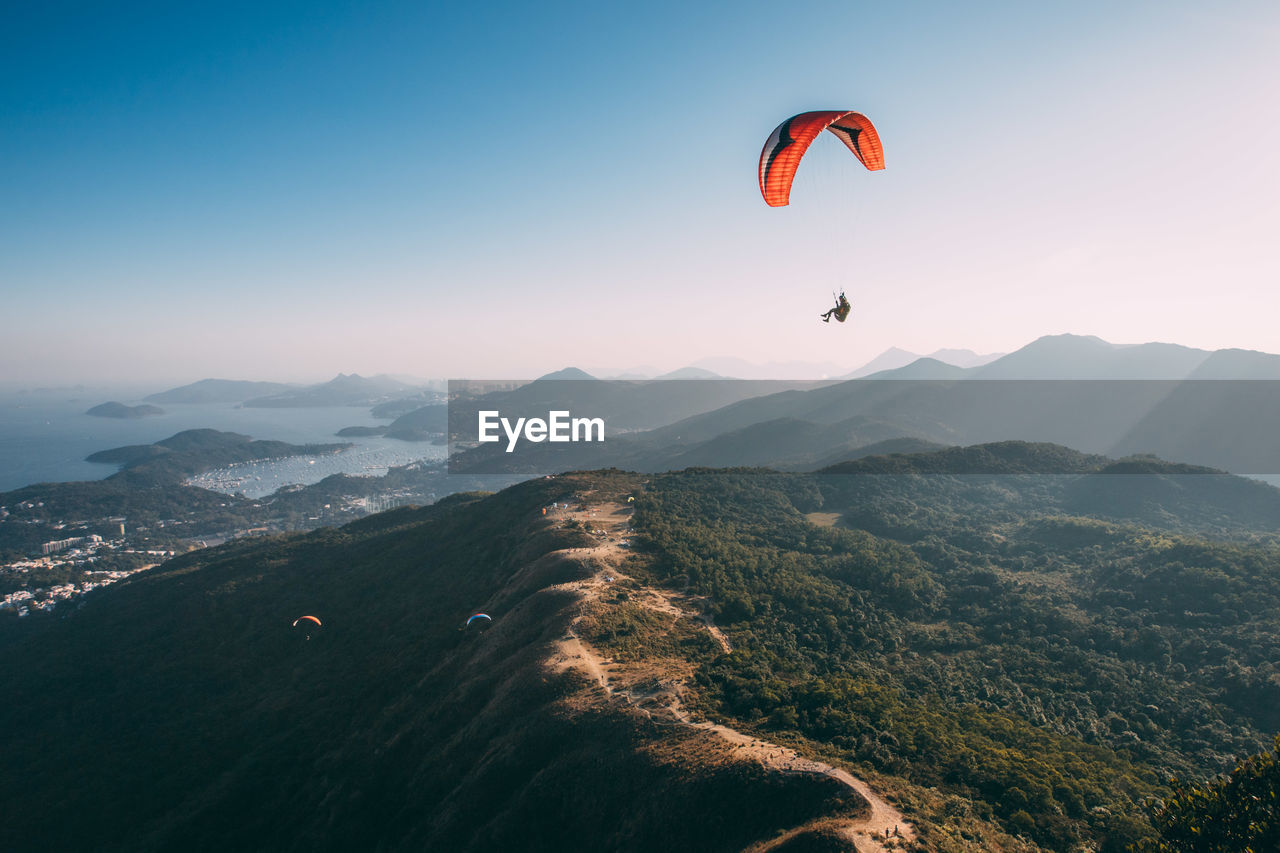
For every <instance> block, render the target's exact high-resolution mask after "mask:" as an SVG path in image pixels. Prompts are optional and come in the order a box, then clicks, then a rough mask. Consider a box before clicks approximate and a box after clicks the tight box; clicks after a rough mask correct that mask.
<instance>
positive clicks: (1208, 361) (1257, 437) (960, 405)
mask: <svg viewBox="0 0 1280 853" xmlns="http://www.w3.org/2000/svg"><path fill="white" fill-rule="evenodd" d="M1208 378H1213V379H1215V380H1218V381H1213V382H1207V381H1198V380H1202V379H1208ZM1230 378H1241V379H1243V380H1248V381H1235V382H1232V381H1223V380H1227V379H1230ZM1270 378H1280V356H1276V355H1271V354H1268V353H1260V352H1249V351H1244V350H1222V351H1218V352H1209V351H1206V350H1198V349H1194V348H1191V347H1183V346H1178V345H1175V344H1160V343H1152V344H1141V345H1136V346H1121V345H1116V344H1111V343H1108V342H1106V341H1103V340H1101V339H1099V338H1096V337H1083V336H1076V335H1059V336H1052V337H1046V338H1041V339H1039V340H1037V341H1034V342H1033V343H1031V344H1029V345H1027V346H1026V347H1023V348H1022V349H1020V350H1018V351H1017V352H1014V353H1010V354H1008V355H1005V356H1002V357H1000V358H998V359H996V360H995V361H992V362H989V363H986V364H980V365H977V366H974V367H968V368H963V367H958V366H956V365H951V364H947V363H945V362H942V361H940V360H938V359H934V358H928V357H925V358H919V359H916V360H914V361H912V362H910V363H908V364H905V365H903V366H901V367H898V368H894V369H886V370H880V371H877V372H874V373H872V374H870V375H869V376H868V377H867V378H865V379H858V380H851V381H846V382H838V383H833V382H828V383H809V384H808V385H804V384H796V385H794V386H791V387H788V388H785V389H784V388H783V387H781V386H776V385H775V386H774V387H772V388H770V387H769V383H760V384H759V385H758V387H755V386H752V387H749V388H748V387H747V386H750V385H751V384H750V383H732V382H727V383H705V384H706V387H707V388H711V387H718V386H719V385H721V384H723V385H725V386H727V387H729V388H732V387H733V386H738V385H741V386H743V390H744V391H746V390H750V391H751V392H752V393H750V394H747V393H744V394H741V395H740V396H739V398H738V399H737V400H733V401H726V402H725V403H724V404H722V405H721V406H720V407H718V408H711V407H706V408H704V409H703V411H702V412H701V413H695V414H691V415H690V416H688V417H684V418H681V419H677V420H665V422H664V417H663V416H666V417H670V416H672V415H674V414H676V413H677V412H678V409H679V407H678V406H673V405H671V404H670V403H671V401H672V399H673V398H672V395H673V394H676V393H677V392H684V391H685V389H684V387H683V384H679V385H678V386H676V387H673V386H672V385H671V384H669V383H653V384H652V386H651V387H645V390H644V392H643V394H644V395H645V397H644V404H643V405H642V406H641V405H639V403H638V401H639V399H640V396H639V395H640V394H641V392H640V390H639V388H638V387H636V386H628V384H627V383H585V387H584V388H583V389H581V390H577V391H575V394H574V398H573V399H572V400H567V399H564V398H563V397H561V398H557V397H556V396H554V395H555V391H556V388H555V387H554V386H553V385H548V386H546V389H545V390H546V391H547V392H548V393H549V394H551V395H553V396H551V397H548V398H546V399H543V400H541V403H542V405H543V412H546V411H548V410H550V409H555V408H567V409H570V410H571V411H573V412H574V413H575V415H577V414H579V413H580V412H581V413H583V414H585V413H587V412H588V411H590V412H591V414H592V415H593V416H598V417H605V418H606V421H607V422H609V423H610V424H611V425H612V426H614V427H615V428H624V429H632V430H634V429H641V430H645V432H643V433H640V434H637V435H628V436H617V437H616V438H615V440H613V441H612V442H610V443H607V445H595V446H587V445H574V446H572V447H570V446H569V445H566V444H561V445H556V446H554V447H553V446H551V445H540V446H528V447H525V448H523V449H522V450H521V451H520V452H517V453H514V454H505V448H504V449H503V450H500V451H498V452H500V453H503V454H504V455H505V459H503V461H500V462H499V461H496V460H498V459H502V457H488V461H486V462H483V463H482V462H481V461H480V460H481V459H483V458H486V454H487V453H488V452H490V451H493V450H494V447H495V446H493V445H490V446H488V447H484V448H477V450H476V451H475V452H474V454H473V457H472V458H473V459H474V460H475V464H480V465H482V466H487V465H490V464H496V465H498V468H497V469H496V470H500V471H513V470H516V468H515V467H513V466H525V467H523V468H520V470H524V471H526V472H532V471H552V470H565V469H574V468H589V467H603V466H618V467H623V468H630V469H632V470H647V471H656V470H671V469H677V468H681V467H688V466H699V465H705V466H716V467H727V466H740V465H752V466H754V465H760V466H770V467H777V468H782V469H791V470H803V469H807V468H808V469H811V468H812V467H813V466H817V465H820V464H821V463H822V462H823V460H833V459H840V458H849V457H850V456H851V455H858V454H860V453H861V452H862V449H863V448H865V447H868V446H871V445H875V444H877V443H879V442H884V441H889V440H893V439H912V440H915V441H917V442H924V443H926V444H932V445H941V446H957V445H958V446H963V445H974V444H981V443H987V442H995V441H1007V440H1022V441H1034V442H1052V443H1055V444H1060V445H1064V446H1067V447H1071V448H1074V449H1076V450H1080V451H1084V452H1087V453H1095V454H1106V455H1108V456H1114V457H1124V456H1128V455H1132V454H1154V455H1156V456H1159V457H1161V458H1164V459H1171V460H1177V461H1180V462H1187V463H1193V464H1197V465H1205V466H1211V467H1214V468H1218V469H1222V470H1227V471H1234V472H1237V473H1248V474H1262V473H1277V472H1280V445H1278V444H1277V443H1276V442H1275V439H1274V436H1275V435H1276V433H1277V428H1280V383H1270V382H1265V383H1258V382H1256V381H1252V380H1258V379H1270ZM997 380H998V381H997ZM1017 380H1021V381H1017ZM1066 380H1071V381H1066ZM1100 380H1126V381H1100ZM691 384H693V385H695V386H702V385H703V384H704V383H691ZM593 385H595V386H596V388H594V389H593V388H592V387H591V386H593ZM604 386H610V387H612V388H613V391H612V394H613V396H612V397H611V398H610V400H609V404H608V406H602V405H599V404H600V403H601V397H600V396H599V395H600V393H601V389H602V388H603V387H604ZM522 390H523V389H522ZM770 392H773V393H770ZM664 394H665V397H664ZM556 399H560V400H561V402H562V403H563V405H558V404H556V403H555V402H554V401H555V400H556ZM495 402H496V398H495ZM697 402H699V403H702V404H704V405H705V404H707V403H709V402H710V398H709V396H708V395H706V394H699V395H698V400H697ZM570 403H572V404H573V405H570ZM593 406H595V407H597V408H595V409H593V408H592V407H593ZM628 409H635V410H637V411H642V412H643V413H644V414H645V415H646V416H647V417H648V418H649V421H648V422H647V423H645V422H642V421H641V420H639V419H637V418H632V419H631V420H629V421H627V422H626V424H625V425H624V424H622V423H617V424H614V422H613V421H609V416H610V415H613V414H615V413H618V412H622V411H626V410H628ZM522 413H523V412H522ZM461 426H462V427H463V428H464V429H465V427H466V424H465V423H461ZM454 432H459V430H454ZM563 454H567V456H564V455H563ZM558 458H559V460H560V461H556V460H557V459H558ZM461 462H462V460H460V459H457V458H455V463H461ZM468 464H470V463H468ZM455 470H471V471H473V472H474V471H478V470H480V469H479V468H470V467H464V468H455Z"/></svg>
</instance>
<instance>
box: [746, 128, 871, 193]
mask: <svg viewBox="0 0 1280 853" xmlns="http://www.w3.org/2000/svg"><path fill="white" fill-rule="evenodd" d="M824 130H829V131H831V133H833V134H835V135H836V136H837V137H838V138H839V139H840V141H841V142H843V143H844V144H845V146H846V147H848V149H849V150H850V151H852V152H853V153H854V156H856V157H857V158H858V159H859V160H860V161H861V162H862V165H864V166H866V167H867V168H868V169H869V170H871V171H873V172H876V171H879V170H881V169H883V168H884V148H883V147H881V145H880V135H879V134H878V133H876V129H875V127H874V126H873V125H872V124H871V120H870V119H868V118H867V117H866V116H864V115H863V114H862V113H855V112H853V111H851V110H817V111H815V112H807V113H800V114H799V115H795V116H792V117H791V118H789V119H787V120H786V121H784V122H783V123H782V124H780V125H778V126H777V127H776V128H774V131H773V133H772V134H770V135H769V139H768V141H766V142H765V144H764V150H762V151H761V152H760V194H761V195H762V196H764V201H765V204H767V205H769V206H770V207H785V206H786V205H787V204H789V203H790V201H791V183H792V181H794V180H795V176H796V169H798V168H799V167H800V159H801V158H802V157H804V153H805V152H806V151H808V150H809V145H810V144H812V142H813V140H815V139H817V138H818V134H820V133H822V132H823V131H824Z"/></svg>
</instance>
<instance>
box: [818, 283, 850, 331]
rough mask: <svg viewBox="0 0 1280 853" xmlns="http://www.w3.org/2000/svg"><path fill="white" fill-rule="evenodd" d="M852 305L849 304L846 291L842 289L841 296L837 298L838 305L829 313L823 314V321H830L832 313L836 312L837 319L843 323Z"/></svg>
mask: <svg viewBox="0 0 1280 853" xmlns="http://www.w3.org/2000/svg"><path fill="white" fill-rule="evenodd" d="M852 307H853V306H851V305H850V304H849V300H848V299H846V298H845V295H844V291H843V290H842V291H840V298H839V299H837V300H836V307H834V308H832V309H831V310H830V311H828V312H827V313H825V314H823V315H821V316H822V322H824V323H830V322H831V315H832V314H834V315H835V316H836V319H837V320H839V321H840V322H841V323H843V322H844V321H845V318H846V317H848V316H849V309H850V308H852Z"/></svg>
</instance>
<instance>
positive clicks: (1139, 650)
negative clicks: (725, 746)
mask: <svg viewBox="0 0 1280 853" xmlns="http://www.w3.org/2000/svg"><path fill="white" fill-rule="evenodd" d="M1019 452H1022V451H1021V449H1019ZM1192 479H1193V480H1195V481H1196V482H1201V480H1200V478H1199V477H1195V478H1192ZM1233 479H1234V478H1233ZM1110 480H1111V482H1110V488H1112V489H1113V490H1115V491H1123V490H1125V489H1129V488H1133V489H1138V490H1141V489H1145V488H1147V487H1148V486H1149V483H1148V482H1146V481H1144V479H1143V477H1141V476H1137V475H1134V476H1116V477H1111V478H1110ZM1072 481H1075V482H1078V480H1076V479H1075V478H1064V477H1048V476H1041V477H1033V476H1022V477H995V476H983V477H977V476H964V477H961V476H949V475H940V474H939V475H933V476H897V477H883V476H874V475H872V476H867V475H863V476H814V475H785V474H777V473H772V472H762V471H755V472H749V471H737V472H725V471H709V470H704V471H697V472H685V473H681V474H671V475H665V476H659V477H655V478H654V479H653V481H652V485H651V486H650V488H649V489H648V490H647V491H646V492H645V493H644V494H643V495H642V496H641V497H640V498H638V500H637V507H638V510H637V513H636V519H635V525H636V527H637V528H638V529H639V530H640V531H641V532H642V534H643V539H642V541H643V542H644V543H645V545H646V546H647V548H648V550H649V551H650V553H651V554H652V555H653V557H654V562H653V567H652V571H653V573H654V578H655V580H657V581H659V582H661V583H666V584H668V585H671V586H673V587H676V588H684V587H685V586H687V587H688V589H689V591H690V592H692V593H695V594H699V595H704V596H707V598H708V600H709V602H710V605H709V606H710V609H711V612H712V613H713V615H714V616H715V618H716V620H717V622H719V623H720V624H721V626H722V627H723V628H724V629H725V630H726V631H727V632H728V634H729V636H730V638H731V639H732V641H733V644H734V647H735V651H734V653H733V654H732V655H727V656H721V657H719V658H717V659H715V660H714V661H713V662H709V663H704V664H703V665H702V666H701V668H700V670H699V673H698V676H697V678H698V683H699V684H700V685H701V686H702V687H703V689H704V695H703V701H704V702H705V703H706V704H707V707H708V709H710V710H713V711H715V712H716V713H718V714H722V715H729V716H731V717H734V718H736V719H738V720H740V721H743V722H744V723H746V724H749V725H755V726H758V727H761V728H763V729H766V730H771V731H772V732H774V733H775V734H774V735H773V736H778V735H784V734H787V733H789V734H790V735H792V736H801V737H804V738H806V739H808V740H809V741H812V742H816V743H819V744H825V745H826V746H827V747H828V748H829V749H830V750H832V754H833V755H836V756H838V757H841V758H843V759H844V760H847V761H854V762H861V763H863V764H865V765H869V766H871V767H874V768H876V769H877V770H879V771H882V772H885V773H891V774H895V775H902V776H904V777H906V778H907V779H909V780H911V781H912V782H914V783H917V784H920V785H927V786H939V787H941V788H943V789H945V790H949V791H953V792H957V793H960V794H962V795H964V796H966V797H969V798H972V799H974V800H975V801H977V802H979V803H985V804H986V806H985V808H987V809H988V810H989V812H990V813H991V814H993V815H994V816H995V817H997V818H998V819H999V820H1000V821H1001V822H1002V823H1003V824H1004V826H1005V828H1006V829H1007V830H1008V831H1010V832H1014V833H1017V834H1022V835H1025V836H1029V837H1031V838H1034V839H1035V840H1036V842H1037V843H1039V844H1041V845H1043V846H1045V847H1047V848H1049V849H1055V850H1068V849H1071V847H1072V846H1073V845H1075V844H1078V843H1080V842H1091V843H1095V844H1100V845H1101V846H1102V847H1103V849H1111V850H1119V849H1123V848H1124V846H1125V845H1126V844H1128V843H1130V842H1132V841H1135V840H1136V839H1137V838H1138V837H1140V836H1141V835H1143V834H1146V833H1149V832H1150V829H1149V828H1147V829H1145V830H1144V829H1143V826H1144V823H1143V821H1142V820H1141V818H1142V808H1141V803H1142V802H1143V801H1144V800H1145V799H1146V798H1148V797H1152V796H1157V795H1159V794H1161V793H1162V792H1163V791H1164V788H1163V785H1162V783H1163V781H1164V780H1167V779H1168V778H1169V777H1171V776H1173V775H1180V776H1184V777H1191V778H1201V779H1203V778H1206V777H1208V776H1211V775H1212V774H1213V773H1215V772H1217V771H1219V770H1220V769H1223V768H1225V767H1228V766H1230V764H1231V762H1232V761H1233V760H1234V759H1233V756H1235V755H1238V754H1242V753H1245V752H1250V751H1256V750H1257V749H1258V747H1259V746H1260V745H1262V744H1265V743H1266V742H1267V739H1268V737H1269V734H1270V733H1271V732H1273V731H1275V730H1276V729H1278V728H1280V676H1278V675H1277V671H1276V669H1275V666H1274V664H1273V662H1272V660H1271V655H1270V650H1271V649H1274V648H1275V646H1276V643H1277V640H1280V636H1277V635H1278V633H1280V627H1277V626H1280V549H1277V547H1276V546H1275V545H1274V544H1270V539H1269V537H1267V536H1264V535H1260V534H1248V533H1245V532H1242V531H1239V530H1237V533H1239V539H1240V541H1222V540H1221V538H1218V539H1207V538H1198V537H1195V536H1188V535H1178V534H1173V533H1169V532H1167V531H1158V530H1152V529H1149V528H1144V527H1138V526H1135V525H1132V524H1125V523H1117V522H1114V521H1108V520H1103V519H1098V518H1090V517H1087V516H1084V515H1066V514H1064V513H1063V512H1062V509H1061V503H1060V499H1059V496H1060V494H1061V490H1062V488H1063V485H1064V482H1068V483H1069V482H1072ZM1183 488H1184V490H1185V491H1187V492H1188V497H1187V501H1186V506H1187V507H1188V508H1189V511H1190V512H1191V514H1192V515H1193V516H1194V517H1195V518H1199V517H1200V514H1199V509H1200V507H1201V505H1202V502H1201V497H1202V496H1197V495H1195V494H1194V492H1195V489H1194V488H1193V484H1183ZM819 509H821V510H822V511H823V512H826V513H832V512H840V513H842V517H843V519H844V523H845V524H849V525H855V526H857V527H861V528H863V529H861V530H855V529H842V528H838V527H837V528H833V527H819V526H815V525H812V524H810V523H809V522H808V521H806V519H805V517H804V513H809V512H814V511H817V510H819ZM1179 509H1180V506H1179V505H1178V504H1176V503H1168V504H1166V505H1165V508H1164V510H1163V511H1164V513H1165V518H1164V521H1165V525H1164V526H1165V527H1169V526H1175V525H1177V524H1178V523H1179V519H1178V516H1177V513H1178V511H1179ZM868 531H872V532H868ZM1217 532H1218V534H1219V536H1221V535H1225V534H1223V531H1221V530H1218V531H1217Z"/></svg>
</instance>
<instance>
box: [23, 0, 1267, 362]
mask: <svg viewBox="0 0 1280 853" xmlns="http://www.w3.org/2000/svg"><path fill="white" fill-rule="evenodd" d="M7 15H8V18H7V21H6V27H5V28H4V29H3V30H0V287H2V289H3V292H4V302H5V305H6V310H5V311H4V312H2V313H3V317H0V362H2V363H3V364H4V365H5V374H6V375H5V376H4V377H0V378H3V379H7V380H10V381H19V382H26V381H32V382H36V381H40V382H47V381H85V380H107V379H124V378H129V379H155V380H156V381H170V380H174V381H177V380H183V381H187V380H192V379H197V378H202V377H205V376H225V377H233V378H264V379H322V378H327V377H328V376H331V375H332V374H334V373H336V372H338V371H344V372H352V371H357V372H361V373H376V372H384V371H385V372H396V373H405V374H414V375H420V376H455V377H462V376H500V375H534V374H537V373H541V372H545V371H548V370H552V369H556V368H558V367H563V366H565V365H569V364H575V365H580V366H587V367H597V366H614V367H619V368H624V367H628V366H630V365H639V364H649V365H654V366H657V367H659V368H662V369H672V368H676V367H679V366H682V365H683V364H687V363H691V362H694V361H696V360H698V359H700V358H704V357H709V356H726V355H728V356H737V357H741V358H746V359H748V360H752V361H757V362H764V361H812V362H819V361H823V362H834V363H836V364H841V365H846V366H847V367H849V368H852V367H855V366H857V365H859V364H861V363H863V362H865V361H867V360H868V359H870V358H871V357H872V356H874V355H876V354H877V353H878V352H880V351H882V350H883V349H885V348H887V347H889V346H894V345H896V346H901V347H904V348H907V349H913V350H915V351H921V352H928V351H931V350H933V349H936V348H939V347H968V348H972V349H975V350H978V351H1002V350H1009V349H1012V348H1015V347H1017V346H1020V345H1022V344H1024V343H1026V342H1027V341H1029V340H1031V339H1033V338H1035V337H1038V336H1039V335H1042V334H1053V333H1059V332H1075V333H1079V334H1097V335H1100V336H1102V337H1104V338H1107V339H1108V340H1112V341H1116V342H1120V343H1130V342H1135V343H1136V342H1141V341H1146V340H1169V341H1176V342H1180V343H1186V344H1190V345H1194V346H1202V347H1206V348H1217V347H1225V346H1241V347H1247V348H1254V349H1265V350H1270V351H1277V350H1280V336H1278V335H1277V330H1276V326H1275V320H1274V318H1275V317H1277V316H1280V288H1277V287H1276V285H1277V283H1280V275H1278V273H1280V261H1277V259H1276V252H1275V249H1274V244H1275V242H1276V241H1275V234H1276V233H1277V231H1280V201H1278V200H1280V165H1278V162H1277V161H1278V159H1280V157H1278V155H1277V153H1276V152H1277V151H1280V119H1277V116H1276V111H1275V108H1274V103H1273V102H1274V97H1275V96H1274V93H1275V92H1276V91H1280V63H1277V62H1276V61H1275V58H1274V57H1275V56H1276V55H1277V48H1280V8H1277V7H1275V4H1273V3H1264V2H1241V3H1225V4H1217V5H1215V6H1214V7H1213V8H1212V10H1207V9H1206V8H1205V7H1204V5H1203V4H1192V3H1178V2H1174V3H1168V2H1166V3H1125V4H1113V3H1088V2H1084V3H1079V2H1078V3H1069V4H1068V3H1046V4H1025V3H972V4H954V3H904V4H869V3H848V2H843V3H800V4H794V5H790V6H788V7H786V8H785V9H783V7H781V6H779V5H778V4H776V3H770V4H766V3H735V4H727V3H726V4H687V3H647V4H626V5H623V4H600V3H581V4H557V3H542V4H523V3H522V4H514V3H512V4H480V3H477V4H436V3H383V4H371V3H359V4H357V3H347V4H341V3H321V2H310V3H270V4H268V3H255V4H236V3H219V4H199V3H191V4H158V3H157V4H150V5H149V4H138V3H124V4H117V5H108V4H84V3H74V4H71V3H68V4H56V3H55V4H38V8H37V4H29V8H26V9H19V10H17V11H16V12H9V13H7ZM845 107H847V108H853V109H858V110H859V111H861V112H863V113H865V114H866V115H867V116H869V117H870V118H871V119H872V121H874V122H875V123H876V125H877V127H878V128H879V130H880V135H881V137H882V139H883V141H884V144H885V151H886V161H887V168H886V170H885V171H884V172H880V173H875V174H872V173H868V172H865V171H863V170H861V169H860V167H859V166H858V165H857V163H856V161H854V160H853V159H852V158H851V157H849V155H848V153H847V152H846V151H845V150H844V149H843V148H841V147H840V146H839V144H838V143H837V142H836V141H835V140H834V139H825V140H819V142H818V143H816V144H815V146H814V148H813V149H812V150H811V152H810V154H809V156H808V157H807V158H806V162H805V163H804V164H803V165H802V168H801V173H800V175H799V177H798V179H797V184H796V188H795V191H794V192H793V196H792V204H791V206H790V207H788V208H784V209H770V208H767V207H766V206H765V205H764V204H763V202H762V201H761V199H760V197H759V192H758V189H757V187H756V176H755V163H756V159H757V157H758V156H759V151H760V146H761V145H762V144H763V141H764V139H765V138H766V137H767V136H768V134H769V132H770V131H771V130H772V129H773V127H774V126H775V125H776V124H777V123H778V122H779V121H781V120H782V119H784V118H786V117H787V116H789V115H792V114H794V113H797V112H801V111H804V110H808V109H824V108H845ZM841 287H845V288H847V289H848V291H849V293H850V296H851V298H852V300H853V302H854V305H855V312H854V316H853V317H852V318H851V320H850V322H849V323H847V324H845V325H844V326H842V327H836V326H834V325H833V326H830V327H824V326H822V325H821V324H820V323H818V322H817V314H818V312H820V311H822V310H825V308H826V307H828V306H827V304H826V303H827V302H828V301H829V299H830V292H831V291H832V290H833V289H839V288H841ZM815 324H817V325H815Z"/></svg>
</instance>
